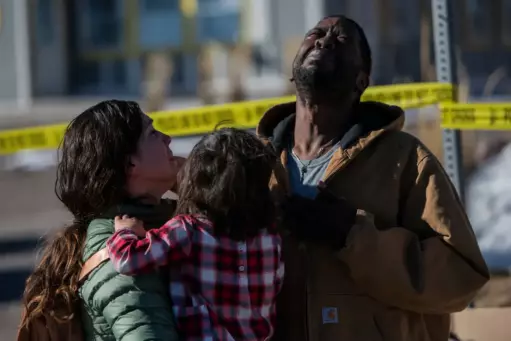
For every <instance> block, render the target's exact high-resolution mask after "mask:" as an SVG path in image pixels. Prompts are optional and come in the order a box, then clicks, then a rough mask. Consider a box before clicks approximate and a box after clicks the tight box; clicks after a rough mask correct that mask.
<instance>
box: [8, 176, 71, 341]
mask: <svg viewBox="0 0 511 341" xmlns="http://www.w3.org/2000/svg"><path fill="white" fill-rule="evenodd" d="M54 182H55V169H54V168H49V169H47V170H45V171H40V172H24V171H17V172H0V193H2V195H1V196H0V217H1V219H0V335H1V336H2V337H1V339H2V340H14V339H15V332H16V326H17V324H18V322H19V314H20V309H19V303H18V302H19V298H20V297H21V294H22V291H23V288H24V283H25V279H26V277H27V276H28V274H29V273H30V271H31V270H32V268H33V265H34V264H35V260H36V251H35V250H36V248H37V245H38V244H40V238H41V237H42V236H44V235H45V234H47V233H49V232H50V231H52V230H53V229H56V228H59V227H62V226H64V225H65V224H66V223H68V222H69V221H70V219H71V218H70V216H69V215H68V214H67V213H66V211H65V210H64V209H63V207H62V205H61V204H60V202H59V201H58V200H57V198H56V197H55V194H54V192H53V185H54Z"/></svg>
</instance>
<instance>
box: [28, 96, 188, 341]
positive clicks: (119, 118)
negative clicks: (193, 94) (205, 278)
mask: <svg viewBox="0 0 511 341" xmlns="http://www.w3.org/2000/svg"><path fill="white" fill-rule="evenodd" d="M170 141H171V139H170V137H169V136H167V135H165V134H162V133H161V132H159V131H157V130H155V129H154V127H153V125H152V120H151V119H150V118H149V117H148V116H147V115H145V114H144V113H143V112H142V110H141V109H140V107H139V106H138V104H137V103H135V102H127V101H116V100H112V101H105V102H101V103H99V104H97V105H95V106H93V107H92V108H90V109H87V110H86V111H84V112H83V113H82V114H80V115H79V116H78V117H76V118H75V119H74V120H73V121H72V122H71V123H70V124H69V126H68V128H67V130H66V133H65V135H64V140H63V142H62V145H61V150H60V152H61V160H60V162H59V164H58V167H57V181H56V185H55V191H56V194H57V196H58V198H59V199H60V201H62V203H63V204H64V205H65V206H66V207H67V209H68V210H69V211H70V212H71V213H72V214H73V216H74V222H73V224H71V225H69V226H68V227H66V228H65V229H63V230H62V231H61V232H60V233H59V234H58V235H57V236H56V237H55V238H53V239H52V240H51V241H49V243H48V244H47V245H46V247H45V249H44V250H43V253H42V259H41V261H40V263H39V264H38V265H37V266H36V268H35V270H34V272H33V274H32V275H30V277H29V278H28V280H27V284H26V288H25V292H24V295H23V305H24V312H25V316H24V319H23V321H22V322H23V323H22V326H21V328H22V329H23V328H24V327H27V326H28V325H30V322H31V321H33V320H34V319H37V318H38V317H39V316H41V315H43V314H49V315H51V316H52V317H54V318H55V319H57V320H60V321H66V320H69V319H71V318H73V312H74V310H73V309H76V307H77V306H79V307H80V316H81V322H82V324H83V331H84V337H85V340H95V341H99V340H102V341H114V340H115V341H149V340H151V341H156V340H165V341H169V340H170V341H172V340H177V333H176V329H175V324H174V316H173V314H172V310H171V306H170V303H169V298H168V295H167V292H168V290H167V283H166V281H165V280H164V279H163V277H162V276H161V275H160V273H159V272H157V271H155V272H154V273H151V274H146V275H142V276H137V277H128V276H122V275H119V274H117V272H116V271H115V270H114V268H113V267H112V264H111V263H110V262H104V263H102V264H100V265H99V266H97V267H96V268H95V269H94V270H92V271H91V272H90V275H89V276H88V277H87V279H86V280H85V281H84V282H83V283H80V286H79V285H78V279H79V276H80V272H81V271H82V267H83V264H84V263H85V262H86V261H87V260H89V259H90V258H91V257H92V256H93V255H95V254H97V253H98V251H100V250H102V249H104V247H105V245H106V241H107V240H108V238H109V237H110V236H111V235H112V234H113V233H114V225H113V219H114V217H115V216H116V215H118V214H127V215H130V216H132V217H137V218H138V219H140V220H142V221H143V222H144V226H145V227H146V228H148V229H150V228H152V227H157V226H160V225H161V224H163V223H164V222H165V221H167V220H168V219H169V218H170V217H172V215H173V213H174V209H175V204H174V202H173V201H169V200H163V199H161V197H162V196H163V194H164V193H165V192H166V191H167V190H169V189H171V188H172V187H173V186H175V185H176V181H177V180H176V179H177V172H178V171H179V169H180V167H181V165H182V163H183V160H182V159H181V158H178V157H174V156H173V154H172V151H171V150H170V149H169V144H170Z"/></svg>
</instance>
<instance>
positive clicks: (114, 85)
mask: <svg viewBox="0 0 511 341" xmlns="http://www.w3.org/2000/svg"><path fill="white" fill-rule="evenodd" d="M453 1H454V2H455V8H456V11H455V13H454V19H455V24H456V25H455V26H456V43H455V45H456V46H457V48H458V50H459V51H460V53H459V56H460V60H461V61H462V66H463V67H464V68H465V69H466V70H468V71H467V72H468V75H469V76H470V80H471V88H472V90H473V92H475V93H480V92H481V91H482V88H483V87H484V84H485V82H486V79H487V78H488V75H489V74H491V73H492V72H494V71H495V70H496V69H498V68H502V69H506V68H508V67H509V66H511V65H510V64H511V58H509V57H510V50H511V38H510V37H511V24H510V22H509V20H508V18H509V17H511V1H509V0H453ZM430 7H431V6H430V1H429V0H417V1H409V0H0V12H1V14H0V17H1V18H0V56H1V57H0V74H1V77H0V100H2V99H11V100H12V99H13V98H18V99H19V100H18V102H19V103H20V104H22V103H23V102H24V101H25V100H26V101H29V99H30V98H31V97H32V96H36V97H39V96H66V95H86V96H96V95H99V96H103V95H117V96H137V95H139V94H140V91H141V89H140V84H141V83H142V79H143V67H144V60H145V57H146V56H147V55H148V54H149V53H151V52H155V51H157V52H166V53H168V54H169V56H170V58H171V59H172V65H173V70H174V72H173V76H172V81H171V83H172V84H170V85H169V86H170V87H171V88H172V93H173V94H176V95H180V94H188V95H192V94H195V93H196V92H197V80H198V63H197V56H198V53H199V52H198V51H199V49H200V46H201V45H203V44H205V43H209V42H221V43H223V44H231V45H232V44H237V43H240V42H244V43H248V44H249V45H250V46H253V47H254V48H261V49H262V50H265V51H266V52H267V53H266V54H261V53H258V54H257V55H256V56H257V58H258V59H257V60H258V61H259V62H260V63H261V64H263V63H264V58H263V57H264V56H270V57H266V58H270V59H271V58H273V59H279V58H281V57H282V56H283V55H285V54H286V53H288V54H289V52H288V51H285V50H286V46H294V45H292V44H291V45H290V44H287V43H288V42H289V41H292V40H294V41H296V40H298V39H300V37H301V36H302V35H303V34H304V33H305V31H306V30H307V28H309V27H311V26H312V25H314V23H315V22H316V21H317V20H318V19H320V18H321V17H322V16H323V15H325V14H332V13H344V14H347V15H348V16H351V17H353V18H355V19H356V20H358V21H359V22H360V23H361V24H362V26H363V27H364V28H365V30H366V32H367V35H368V38H369V40H370V43H371V45H372V48H373V55H374V73H373V78H374V82H375V83H377V84H388V83H392V82H404V81H421V80H432V79H433V78H434V74H432V73H431V72H432V70H433V66H432V62H433V49H432V33H431V25H430V23H431V19H430V12H431V9H430ZM506 19H507V20H506ZM295 45H296V43H295ZM288 49H289V48H288ZM291 49H292V48H291ZM258 51H259V50H258ZM291 52H292V51H291ZM273 63H274V64H276V65H277V66H276V71H277V72H281V73H285V71H289V70H284V69H286V68H288V66H286V64H282V63H280V62H277V63H275V61H273ZM502 78H503V80H502V81H499V82H498V85H497V86H496V89H497V91H500V92H505V93H509V90H510V87H509V78H508V77H502Z"/></svg>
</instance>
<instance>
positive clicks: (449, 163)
mask: <svg viewBox="0 0 511 341" xmlns="http://www.w3.org/2000/svg"><path fill="white" fill-rule="evenodd" d="M431 6H432V17H433V32H434V43H435V64H436V75H437V80H438V81H439V82H441V83H450V84H453V86H454V87H453V101H457V100H458V95H457V86H456V85H457V83H458V77H457V67H456V55H455V53H454V48H453V44H452V31H453V30H452V28H453V25H452V18H450V17H449V15H450V14H451V13H453V11H452V1H451V0H431ZM442 135H443V147H444V167H445V170H446V171H447V174H448V175H449V177H450V179H451V181H452V183H453V184H454V187H455V188H456V190H457V191H458V194H459V196H460V198H461V200H464V188H463V185H464V183H463V160H462V152H461V136H460V131H459V130H452V129H444V131H443V133H442Z"/></svg>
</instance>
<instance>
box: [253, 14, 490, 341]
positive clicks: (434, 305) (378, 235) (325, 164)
mask: <svg viewBox="0 0 511 341" xmlns="http://www.w3.org/2000/svg"><path fill="white" fill-rule="evenodd" d="M370 71H371V52H370V49H369V46H368V43H367V40H366V37H365V35H364V32H363V30H362V29H361V28H360V27H359V26H358V25H357V24H356V23H355V22H354V21H352V20H350V19H348V18H346V17H343V16H335V17H328V18H325V19H323V20H321V21H320V22H319V23H318V24H317V26H316V27H314V28H313V29H312V30H311V31H310V32H309V33H307V35H306V37H305V39H304V41H303V43H302V46H301V47H300V49H299V51H298V53H297V55H296V58H295V61H294V63H293V81H294V83H295V85H296V89H297V102H295V103H287V104H282V105H278V106H276V107H274V108H272V109H270V110H269V111H268V112H267V113H265V115H264V116H263V118H262V119H261V121H260V124H259V126H258V128H257V133H258V135H259V136H260V137H261V138H262V139H263V140H264V141H266V142H267V143H269V144H271V145H272V146H273V147H274V148H275V149H276V150H277V152H278V153H279V155H281V163H279V165H278V167H277V169H276V171H275V174H274V177H273V179H272V184H271V186H272V189H273V190H274V191H275V193H276V197H277V198H280V199H279V200H281V204H282V207H283V212H284V214H283V227H284V231H285V232H284V246H283V253H284V260H285V262H286V280H285V283H284V288H283V290H282V293H281V295H280V298H279V302H278V304H277V309H278V315H279V318H278V321H277V330H276V334H275V338H274V340H278V341H382V340H384V341H446V340H447V339H448V335H449V327H450V326H449V325H450V321H449V314H450V313H453V312H456V311H460V310H463V309H464V308H465V307H466V306H467V305H468V304H469V303H470V301H471V300H472V298H473V297H474V295H475V294H476V292H477V291H478V289H480V288H481V287H482V286H483V285H484V284H485V283H486V282H487V281H488V278H489V274H488V269H487V267H486V264H485V262H484V260H483V258H482V256H481V253H480V250H479V247H478V245H477V241H476V238H475V236H474V233H473V231H472V228H471V226H470V223H469V221H468V220H467V217H466V215H465V212H464V209H463V206H462V204H461V203H460V200H459V198H458V196H457V194H456V192H455V190H454V188H453V186H452V184H451V182H450V181H449V179H448V177H447V175H446V173H445V171H444V170H443V168H442V166H441V165H440V162H439V161H438V160H437V159H436V158H435V157H434V156H433V155H432V154H431V152H430V151H428V149H427V148H426V147H425V146H424V145H423V144H422V143H421V142H420V141H419V140H417V139H416V138H415V137H413V136H411V135H409V134H406V133H404V132H401V128H402V127H403V122H404V113H403V111H402V110H401V109H400V108H398V107H391V106H387V105H385V104H383V103H376V102H360V97H361V95H362V93H363V92H364V90H365V89H366V88H367V86H368V83H369V75H370Z"/></svg>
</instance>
